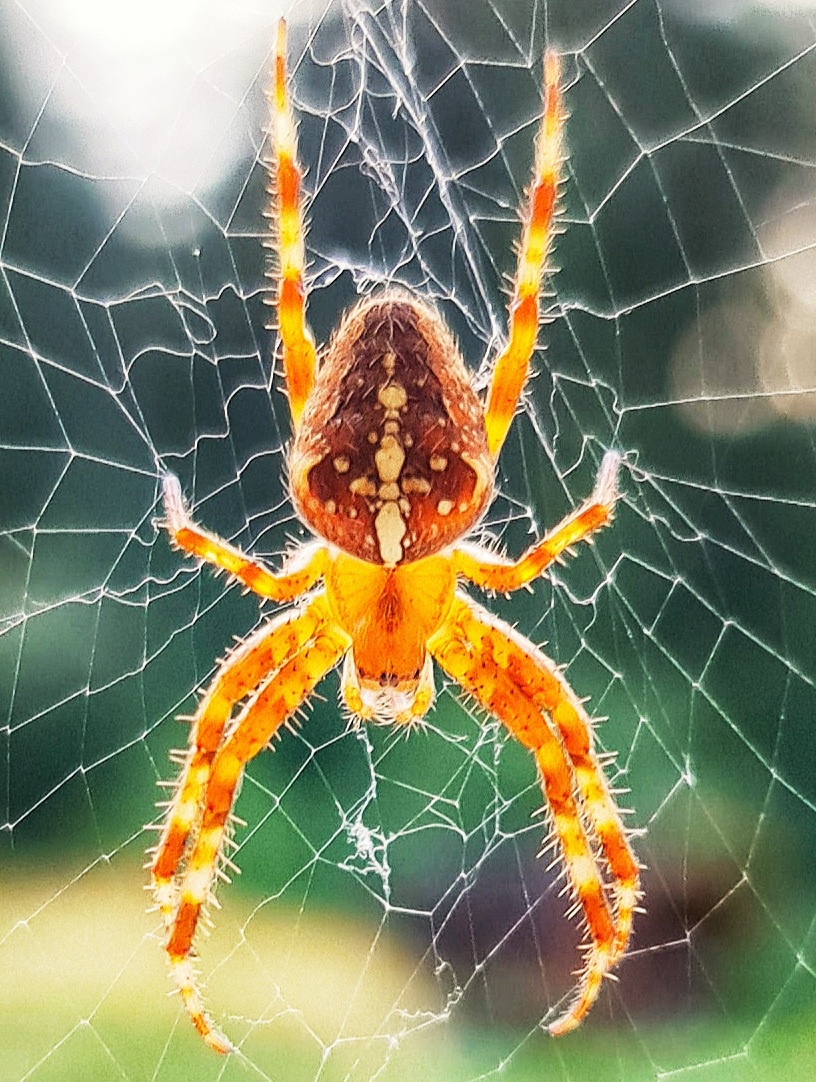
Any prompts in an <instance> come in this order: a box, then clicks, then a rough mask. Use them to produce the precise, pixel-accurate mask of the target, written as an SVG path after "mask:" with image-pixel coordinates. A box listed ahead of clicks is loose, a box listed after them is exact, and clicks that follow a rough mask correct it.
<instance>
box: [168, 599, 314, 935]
mask: <svg viewBox="0 0 816 1082" xmlns="http://www.w3.org/2000/svg"><path fill="white" fill-rule="evenodd" d="M325 618H326V617H325V614H324V613H323V612H322V609H321V607H320V606H318V607H317V608H315V605H314V604H312V605H310V606H309V607H308V608H307V609H306V610H305V611H304V612H287V613H282V614H281V615H280V616H278V617H277V618H276V619H275V620H273V621H272V622H271V623H267V624H264V625H263V626H262V627H260V628H259V629H258V630H257V631H256V632H255V633H254V634H253V635H251V636H250V637H249V638H248V639H246V641H245V642H242V643H241V645H240V646H239V647H238V648H237V649H236V650H235V651H234V652H233V653H232V654H231V655H230V656H229V657H227V659H226V660H225V662H224V664H223V665H222V666H221V668H220V670H219V672H218V675H217V676H216V677H215V679H214V680H213V681H212V683H211V684H210V686H209V687H208V688H207V691H206V693H205V694H204V697H203V698H202V700H201V702H200V703H199V706H198V710H197V711H196V713H195V717H194V718H193V727H192V729H191V731H190V744H189V751H188V753H187V761H186V763H185V766H184V770H183V772H182V775H181V778H180V781H179V785H178V788H177V789H176V793H175V797H174V798H173V800H172V801H171V802H170V805H169V807H168V810H167V815H166V819H165V826H164V830H163V832H162V836H161V839H160V840H159V844H158V846H157V847H156V850H155V854H154V859H153V863H152V868H151V874H152V880H153V891H154V894H155V897H156V902H157V903H158V906H159V910H160V912H161V914H162V917H163V919H164V923H165V926H166V927H168V928H169V926H170V924H171V923H172V918H173V914H174V912H175V909H176V904H177V901H178V892H177V890H176V885H175V878H176V875H177V873H178V870H179V866H180V864H181V861H182V859H183V857H184V852H185V849H186V848H187V844H188V840H189V838H190V835H191V833H194V832H195V829H196V826H197V821H198V820H199V819H200V816H201V808H202V801H203V797H204V793H205V791H206V788H207V784H208V782H209V778H210V770H211V766H212V761H213V758H214V756H215V753H216V752H217V751H218V748H219V747H220V745H221V742H222V740H223V736H224V728H225V726H226V724H227V722H228V720H229V718H230V715H231V713H232V710H233V708H234V707H235V705H236V703H238V702H240V701H241V699H243V698H245V697H246V695H247V694H248V693H249V692H251V691H252V690H253V689H254V688H255V687H257V686H258V684H260V683H261V681H262V680H263V679H265V677H267V676H268V674H269V673H270V672H277V670H278V669H279V668H280V667H281V665H283V664H284V662H285V661H286V660H287V659H288V658H290V657H291V656H292V655H293V654H295V653H297V652H298V651H299V650H301V649H302V648H303V647H304V646H305V645H306V643H308V642H309V641H310V640H311V639H312V638H313V637H314V635H315V634H316V633H317V631H318V629H319V628H320V626H321V624H322V623H323V621H324V620H325Z"/></svg>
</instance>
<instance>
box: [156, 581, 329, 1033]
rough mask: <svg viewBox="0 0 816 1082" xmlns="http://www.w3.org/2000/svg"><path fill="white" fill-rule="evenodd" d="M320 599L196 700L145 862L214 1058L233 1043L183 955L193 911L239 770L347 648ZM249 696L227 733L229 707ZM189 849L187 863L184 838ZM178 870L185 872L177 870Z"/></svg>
mask: <svg viewBox="0 0 816 1082" xmlns="http://www.w3.org/2000/svg"><path fill="white" fill-rule="evenodd" d="M349 645H350V640H349V638H348V636H347V635H346V634H345V632H343V631H342V630H341V629H340V628H338V627H337V626H336V625H335V624H334V623H333V622H332V621H331V616H330V613H329V608H328V604H327V603H326V600H325V597H324V596H323V595H319V596H318V597H317V598H315V599H314V600H313V601H312V602H311V604H310V605H309V606H308V607H307V608H306V609H305V610H304V611H303V612H302V613H299V614H286V615H283V616H281V617H279V618H278V619H277V620H276V621H274V622H273V624H272V626H271V627H269V626H267V627H264V628H262V629H261V630H260V631H259V632H258V633H256V635H254V636H253V637H252V638H251V639H250V640H248V641H247V643H245V644H243V646H242V647H240V648H239V649H238V650H237V651H236V653H235V655H234V656H233V657H232V658H231V659H229V660H228V661H227V663H226V667H225V668H223V669H222V671H221V673H220V674H219V676H218V677H216V679H215V681H214V682H213V684H212V685H211V687H210V689H209V691H208V692H207V694H206V695H205V697H204V699H203V700H202V704H201V708H200V709H199V712H198V715H197V718H196V723H195V726H194V729H193V739H192V744H191V751H190V755H189V758H188V761H187V766H186V768H185V771H184V774H183V775H182V779H181V782H180V785H179V789H178V792H177V795H176V799H175V800H174V801H173V802H172V804H171V806H170V811H169V815H168V820H167V825H166V827H165V831H164V834H163V837H162V840H161V842H160V843H159V847H158V851H157V854H156V858H155V860H154V863H153V882H154V887H155V890H156V895H157V898H158V900H159V907H160V909H161V910H162V914H163V916H164V919H165V923H166V925H167V928H168V940H167V944H166V950H167V954H168V958H169V961H170V969H171V975H172V977H173V979H174V981H175V983H176V985H177V987H178V989H179V991H180V993H181V996H182V1000H183V1002H184V1006H185V1009H186V1010H187V1013H188V1015H189V1016H190V1018H191V1020H192V1022H193V1024H194V1025H195V1027H196V1029H197V1030H198V1032H199V1033H200V1034H201V1035H202V1037H203V1038H204V1039H205V1041H206V1042H207V1044H209V1045H210V1047H212V1048H213V1049H215V1050H216V1051H217V1052H228V1051H230V1050H231V1048H232V1045H231V1044H230V1042H229V1041H228V1040H227V1038H226V1037H224V1035H223V1034H221V1033H220V1032H219V1031H218V1030H217V1029H216V1028H215V1026H214V1025H213V1023H212V1022H211V1020H210V1018H209V1017H208V1015H207V1013H206V1011H205V1009H204V1005H203V1002H202V999H201V994H200V991H199V989H198V985H197V982H196V977H195V972H194V969H193V963H192V958H191V952H192V947H193V939H194V936H195V932H196V928H197V926H198V921H199V917H200V914H201V909H202V907H203V905H204V904H205V903H206V901H207V899H208V898H209V896H210V893H211V889H212V884H213V880H214V877H215V875H216V872H217V869H218V863H219V859H220V857H221V853H222V850H223V845H224V840H225V832H226V829H227V824H228V820H229V815H230V811H231V809H232V805H233V802H234V799H235V794H236V791H237V787H238V783H239V781H240V778H241V775H242V773H243V770H244V767H245V766H246V764H247V763H248V762H249V760H250V759H252V758H253V757H254V756H255V755H257V753H258V752H259V751H260V750H261V749H262V748H263V747H264V746H265V745H266V744H267V743H268V742H269V740H270V739H271V738H272V737H273V736H274V734H275V733H276V732H277V730H278V729H279V728H280V726H281V725H282V724H283V723H284V722H285V721H286V720H287V719H288V718H289V717H290V716H291V715H292V714H293V713H294V711H295V710H297V708H298V707H299V706H300V705H301V704H302V703H303V702H304V701H305V700H306V698H308V696H309V695H310V694H311V692H312V691H313V690H314V688H315V686H316V684H317V683H318V681H319V680H320V679H321V678H322V677H323V676H324V675H325V674H326V673H327V672H328V671H329V670H330V669H332V668H333V667H334V666H335V665H336V664H337V662H338V661H339V660H340V658H341V657H342V656H343V653H344V652H345V651H346V650H347V649H348V647H349ZM245 698H246V699H248V701H247V704H246V706H245V707H244V709H243V710H242V711H241V713H240V714H239V715H238V717H237V718H236V719H235V721H234V723H233V724H232V726H231V728H230V730H229V733H228V735H226V737H225V736H224V733H225V726H226V722H227V721H228V720H229V718H230V716H231V713H232V710H233V708H234V706H235V705H236V703H237V702H239V701H240V700H242V699H245ZM191 837H192V838H194V839H195V843H194V845H193V846H192V848H191V849H190V852H189V855H188V856H187V859H186V861H185V854H186V851H187V849H188V842H189V841H190V838H191ZM182 865H184V867H183V870H180V869H181V867H182Z"/></svg>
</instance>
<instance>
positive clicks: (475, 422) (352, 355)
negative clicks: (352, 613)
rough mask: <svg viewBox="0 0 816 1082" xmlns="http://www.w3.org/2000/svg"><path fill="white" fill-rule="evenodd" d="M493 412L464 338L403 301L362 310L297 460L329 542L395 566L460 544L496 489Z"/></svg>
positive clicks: (299, 496)
mask: <svg viewBox="0 0 816 1082" xmlns="http://www.w3.org/2000/svg"><path fill="white" fill-rule="evenodd" d="M483 412H484V411H483V407H482V404H481V403H480V401H479V399H478V398H477V397H476V394H475V392H474V391H473V388H472V386H471V381H470V377H469V375H468V372H467V369H466V368H465V365H464V362H463V361H462V358H461V356H460V355H459V351H458V349H457V347H456V344H455V342H454V341H453V337H452V336H451V334H450V332H449V331H448V329H447V328H446V327H445V325H444V323H443V322H442V320H441V319H440V318H439V316H438V315H437V314H436V313H435V312H434V311H433V310H432V309H430V308H429V307H427V306H426V305H424V304H421V303H419V302H418V301H415V300H414V299H413V298H411V297H408V296H406V295H403V294H386V295H384V296H382V297H379V298H376V299H374V300H367V301H364V302H362V303H361V304H360V305H358V306H357V307H356V308H354V309H353V310H352V311H351V312H350V313H349V314H348V315H347V316H346V318H345V319H344V321H343V323H342V324H341V326H340V329H339V330H338V332H337V334H336V335H335V337H334V339H333V340H332V342H331V344H330V346H329V348H328V349H327V351H326V353H325V355H324V357H323V359H322V362H321V365H320V367H319V369H318V373H317V377H316V380H315V386H314V389H313V391H312V393H311V395H310V396H309V399H308V401H307V403H306V407H305V410H304V413H303V418H302V423H301V425H300V427H299V429H298V432H297V435H296V437H295V440H294V443H293V446H292V451H291V456H290V477H291V484H292V496H293V499H294V501H295V504H296V505H297V507H298V509H299V510H300V512H301V514H302V515H303V518H304V519H305V520H306V521H307V522H308V524H309V525H310V526H311V527H312V529H314V530H315V531H316V532H317V533H318V534H319V535H320V536H322V537H324V538H325V539H326V540H327V541H329V542H331V543H332V544H334V545H337V547H338V548H341V549H343V550H344V551H346V552H349V553H351V554H352V555H354V556H356V557H357V558H358V559H362V560H366V561H368V562H371V563H377V564H383V565H386V566H396V565H397V564H400V563H404V562H409V561H413V560H418V559H421V558H422V557H424V556H428V555H430V554H432V553H434V552H438V551H440V549H443V548H445V547H446V546H447V545H449V544H452V543H453V542H454V541H455V540H456V539H457V538H459V537H461V536H462V534H463V533H465V532H466V531H467V530H469V529H470V528H471V526H472V525H473V524H474V523H475V522H476V521H477V520H478V518H479V516H480V515H481V514H482V512H483V511H484V509H485V507H486V506H487V504H488V502H489V500H490V496H491V494H492V489H493V461H492V459H491V457H490V454H489V452H488V449H487V438H486V434H485V425H484V417H483Z"/></svg>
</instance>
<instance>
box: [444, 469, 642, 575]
mask: <svg viewBox="0 0 816 1082" xmlns="http://www.w3.org/2000/svg"><path fill="white" fill-rule="evenodd" d="M620 462H621V458H620V455H619V454H618V453H617V452H616V451H607V453H606V454H605V455H604V457H603V461H602V462H601V468H600V470H599V471H598V478H597V480H596V482H595V489H594V491H593V493H592V495H591V496H590V497H589V499H588V500H587V501H586V502H585V503H584V504H582V505H581V507H579V508H578V510H577V511H573V513H572V514H571V515H568V516H567V517H566V518H565V519H564V521H563V522H561V523H560V524H559V525H558V526H556V528H555V529H554V530H551V531H550V533H548V534H547V535H546V536H545V537H543V538H542V539H541V541H537V542H536V543H535V544H534V545H532V546H531V547H530V548H529V549H528V550H527V552H525V554H524V555H523V556H522V557H521V558H520V559H519V560H516V561H509V560H500V559H497V558H496V557H495V556H492V555H491V554H490V553H487V552H485V551H484V550H483V549H481V548H479V546H478V545H462V546H461V547H460V548H457V549H456V550H455V552H454V554H453V563H454V567H455V569H456V572H457V574H459V575H463V576H464V577H465V578H466V579H468V580H469V581H470V582H472V583H473V584H474V585H475V586H480V587H481V588H482V589H483V590H494V591H495V592H496V593H500V594H504V593H510V592H511V591H512V590H518V589H519V587H521V586H526V585H527V583H529V582H532V581H533V579H534V578H536V577H537V576H538V575H540V574H541V573H542V572H543V571H544V570H545V569H546V568H547V567H549V565H550V564H551V563H552V562H553V561H554V560H557V559H558V557H559V556H561V555H562V554H563V553H564V552H566V551H567V549H569V548H571V547H572V546H573V545H575V544H577V543H578V542H579V541H586V540H588V539H589V538H590V537H591V536H592V534H593V533H595V531H596V530H599V529H600V528H601V527H603V526H608V525H609V523H610V522H611V521H612V515H613V513H614V510H615V501H616V500H617V497H618V471H619V469H620Z"/></svg>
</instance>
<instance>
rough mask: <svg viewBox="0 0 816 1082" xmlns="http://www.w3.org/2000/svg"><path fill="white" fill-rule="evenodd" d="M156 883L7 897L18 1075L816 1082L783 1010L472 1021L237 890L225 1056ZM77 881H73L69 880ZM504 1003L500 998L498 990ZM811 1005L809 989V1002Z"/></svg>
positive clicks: (0, 990) (327, 1081) (87, 880)
mask: <svg viewBox="0 0 816 1082" xmlns="http://www.w3.org/2000/svg"><path fill="white" fill-rule="evenodd" d="M143 882H144V873H143V872H141V870H139V871H137V870H135V869H134V870H129V869H126V868H124V867H123V866H122V865H121V864H119V865H118V866H116V867H113V866H100V867H98V868H95V869H93V870H92V871H90V872H88V873H86V874H84V875H82V876H80V877H78V878H76V879H74V880H69V877H68V875H67V873H66V872H65V871H64V870H62V869H57V870H56V871H55V872H54V873H53V874H52V875H51V876H44V877H42V878H39V879H37V878H33V877H30V876H28V877H26V878H25V881H24V882H21V883H18V884H17V885H16V886H12V887H8V886H6V887H5V888H4V892H3V896H2V899H1V900H0V1012H2V1019H3V1021H2V1026H0V1032H2V1038H1V1039H0V1048H1V1049H2V1069H1V1070H0V1077H2V1078H3V1079H9V1080H10V1082H11V1080H14V1082H17V1080H22V1079H26V1080H29V1079H30V1080H32V1082H51V1080H53V1082H57V1080H59V1082H75V1080H76V1082H80V1080H82V1082H87V1080H89V1079H94V1080H96V1079H100V1080H107V1079H127V1080H134V1082H141V1080H144V1082H148V1080H150V1082H175V1080H185V1082H186V1080H188V1079H196V1080H207V1079H219V1080H221V1079H224V1080H229V1079H254V1078H258V1079H262V1078H263V1079H276V1080H277V1079H280V1080H282V1082H301V1080H303V1082H308V1080H316V1079H319V1080H320V1082H335V1080H336V1082H340V1080H346V1082H362V1080H366V1082H369V1080H372V1079H374V1078H376V1079H377V1082H403V1080H405V1082H407V1080H408V1079H411V1080H415V1079H420V1080H422V1082H459V1080H462V1082H464V1080H466V1079H467V1080H469V1079H476V1078H485V1077H487V1078H493V1077H495V1078H501V1079H502V1080H504V1082H528V1080H529V1082H532V1080H533V1079H535V1080H536V1082H540V1080H542V1079H559V1080H561V1079H563V1080H564V1082H568V1080H573V1082H576V1080H584V1079H586V1080H590V1082H605V1080H607V1079H608V1080H610V1082H621V1080H625V1082H639V1080H641V1079H642V1080H644V1082H645V1080H647V1079H655V1078H658V1077H666V1078H671V1079H680V1078H682V1079H687V1080H688V1082H732V1080H740V1082H741V1080H743V1079H758V1080H760V1082H800V1080H801V1082H804V1080H805V1079H807V1080H810V1079H812V1078H814V1077H816V1046H815V1045H814V1042H813V1040H812V1029H813V1020H812V1019H809V1018H808V1017H807V1016H806V1014H805V1012H804V1010H802V1011H801V1012H798V1013H794V1012H791V1013H789V1014H783V1013H781V1012H775V1011H773V1010H771V1011H770V1012H769V1013H768V1014H767V1015H766V1017H765V1018H764V1020H763V1021H762V1022H761V1024H759V1025H751V1026H748V1027H742V1026H741V1025H740V1022H739V1019H734V1018H733V1017H732V1018H729V1020H728V1022H727V1024H723V1023H718V1024H714V1023H712V1022H709V1021H707V1020H706V1019H705V1018H700V1019H698V1020H696V1021H694V1022H691V1021H689V1020H688V1019H683V1020H680V1021H678V1023H677V1024H676V1025H674V1026H666V1025H662V1026H650V1025H648V1024H646V1023H642V1022H641V1023H638V1024H637V1025H635V1026H633V1027H631V1028H627V1029H625V1030H621V1031H618V1032H615V1031H612V1030H609V1029H606V1028H604V1026H603V1025H602V1024H599V1023H595V1024H591V1025H587V1026H585V1027H584V1028H583V1029H582V1030H580V1031H578V1033H576V1034H574V1035H572V1036H571V1037H569V1038H566V1039H564V1040H562V1041H552V1040H549V1039H548V1038H547V1037H546V1036H544V1035H543V1034H542V1033H541V1032H539V1031H538V1030H533V1031H532V1032H526V1033H525V1032H522V1031H516V1030H511V1029H509V1028H506V1027H505V1028H502V1029H499V1028H490V1027H484V1026H481V1027H477V1026H474V1025H470V1026H469V1025H468V1023H467V1018H466V1017H463V1014H464V1012H463V1011H457V1010H456V1009H455V1006H454V1007H453V1009H452V1010H451V1011H447V1010H446V1007H447V1005H446V1003H445V1002H444V999H443V996H442V991H441V989H443V988H444V987H445V982H444V978H443V979H437V977H436V976H434V975H433V974H432V973H430V972H428V971H427V970H426V969H422V968H417V967H416V961H417V960H416V957H415V955H414V953H413V952H411V951H410V950H408V949H407V948H406V947H405V946H403V945H402V944H400V943H399V942H394V939H395V937H394V936H393V935H391V934H389V930H388V927H387V926H386V927H385V928H384V929H381V928H378V927H371V926H367V925H362V924H361V923H360V922H358V921H355V920H354V919H353V918H351V917H341V916H338V915H336V914H333V913H325V912H324V913H319V912H316V913H310V912H297V911H294V910H292V909H291V908H288V907H286V906H285V905H283V904H280V903H274V904H271V905H267V906H256V907H254V908H253V907H251V906H250V905H248V904H247V903H246V901H245V900H242V899H241V898H240V895H239V893H238V892H235V891H233V892H231V894H232V895H233V897H231V898H230V899H229V902H228V904H227V906H226V909H225V911H224V913H222V914H220V915H219V921H218V924H219V934H218V935H217V936H215V937H213V939H212V942H210V943H207V944H206V945H205V948H204V968H205V970H206V972H207V973H208V974H209V979H208V982H207V998H208V1001H209V1003H210V1004H211V1005H212V1007H213V1009H214V1013H215V1014H217V1016H218V1018H219V1020H220V1021H221V1022H222V1023H223V1025H224V1028H225V1030H226V1031H227V1032H228V1033H229V1035H230V1036H231V1037H232V1038H233V1039H234V1040H235V1041H236V1042H237V1043H238V1044H239V1045H240V1049H241V1051H240V1053H239V1054H238V1055H235V1056H232V1057H230V1058H229V1059H228V1060H225V1059H222V1058H220V1057H217V1056H215V1055H214V1054H213V1053H211V1052H209V1051H208V1050H207V1049H206V1048H205V1047H204V1046H203V1044H202V1042H201V1041H200V1040H199V1039H198V1038H197V1036H196V1035H195V1033H194V1032H193V1030H192V1028H191V1027H190V1026H189V1024H188V1023H187V1021H186V1019H184V1018H182V1017H180V1015H179V1008H178V1001H177V999H175V998H169V997H167V996H166V995H164V992H165V991H166V989H167V987H168V985H167V976H166V973H165V966H164V960H163V957H162V950H161V944H160V936H159V934H158V927H157V924H156V920H155V917H154V915H149V914H147V913H146V911H145V910H146V902H147V897H146V895H145V894H144V891H143V890H142V885H143ZM66 884H67V885H66ZM494 993H495V994H501V989H494ZM803 998H804V999H805V1000H807V998H808V997H807V995H805V996H804V997H803Z"/></svg>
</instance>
